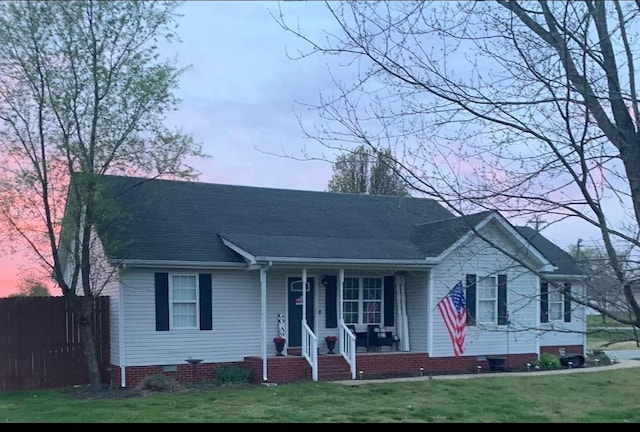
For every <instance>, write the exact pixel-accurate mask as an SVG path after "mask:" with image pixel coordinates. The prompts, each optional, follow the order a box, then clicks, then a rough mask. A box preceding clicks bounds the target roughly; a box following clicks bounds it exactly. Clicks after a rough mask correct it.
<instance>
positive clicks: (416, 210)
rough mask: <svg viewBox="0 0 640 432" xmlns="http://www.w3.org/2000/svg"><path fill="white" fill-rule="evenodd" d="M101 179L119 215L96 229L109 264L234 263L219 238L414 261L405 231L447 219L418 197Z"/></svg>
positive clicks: (274, 248)
mask: <svg viewBox="0 0 640 432" xmlns="http://www.w3.org/2000/svg"><path fill="white" fill-rule="evenodd" d="M103 180H104V185H105V192H106V194H107V196H117V206H118V208H120V209H122V211H123V213H121V215H120V218H119V220H118V221H116V222H115V223H114V222H113V221H111V222H108V223H106V222H105V223H103V224H101V226H98V232H99V233H100V235H101V238H103V239H106V241H105V249H106V251H107V255H108V256H109V257H110V258H115V259H122V258H128V259H140V260H181V261H214V262H239V261H241V259H240V258H239V256H238V255H236V254H235V253H234V252H232V251H231V250H230V249H229V248H227V247H226V246H224V245H223V243H222V241H221V239H220V238H219V235H220V234H227V235H228V236H229V237H230V238H229V240H231V237H233V238H235V239H236V240H237V241H239V242H241V243H243V242H244V244H246V245H247V247H248V248H249V250H248V251H249V252H250V253H255V252H254V250H260V251H262V252H265V253H267V252H268V253H269V254H273V255H274V256H290V255H293V256H301V257H303V256H304V257H315V256H314V255H320V256H323V257H336V258H337V257H342V258H360V257H362V256H364V255H366V254H367V253H368V254H369V255H370V257H374V256H375V257H378V258H380V259H414V258H416V257H417V256H418V255H419V253H418V250H417V249H416V248H415V246H414V245H413V244H411V242H410V241H409V237H410V235H411V230H412V227H413V226H415V225H418V224H421V223H424V222H428V221H433V220H440V219H445V218H449V217H451V213H450V212H449V211H448V210H446V209H445V208H444V207H442V206H441V205H440V204H438V203H437V202H436V201H434V200H430V199H421V198H410V197H390V196H373V195H356V194H342V193H333V192H312V191H299V190H286V189H271V188H259V187H248V186H232V185H221V184H210V183H200V182H186V181H174V180H151V181H146V179H141V178H132V177H118V176H104V178H103ZM123 191H124V192H123ZM248 235H252V236H248ZM242 236H244V237H242ZM319 239H324V240H319ZM348 239H354V241H349V240H348ZM355 239H357V241H355ZM251 248H253V249H254V250H251Z"/></svg>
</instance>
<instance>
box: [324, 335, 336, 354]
mask: <svg viewBox="0 0 640 432" xmlns="http://www.w3.org/2000/svg"><path fill="white" fill-rule="evenodd" d="M324 340H325V342H326V343H327V349H328V350H329V352H328V353H327V354H334V352H333V350H334V349H335V348H336V340H338V338H337V337H335V336H325V337H324Z"/></svg>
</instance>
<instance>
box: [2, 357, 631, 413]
mask: <svg viewBox="0 0 640 432" xmlns="http://www.w3.org/2000/svg"><path fill="white" fill-rule="evenodd" d="M638 382H640V367H638V368H630V369H618V370H610V371H607V370H606V369H605V370H603V371H597V372H590V373H574V374H559V375H538V376H536V375H534V376H518V377H505V376H503V377H500V376H495V377H493V376H488V377H484V378H480V379H470V380H465V379H457V380H439V379H433V380H424V381H413V382H398V383H371V384H363V385H354V386H346V385H342V384H337V383H330V382H313V381H306V382H300V383H292V384H286V385H279V386H275V387H265V386H261V385H241V386H229V387H212V388H209V389H206V390H202V389H198V390H196V389H191V390H186V391H182V392H176V393H151V394H148V395H146V396H136V397H127V398H123V397H119V398H117V397H113V396H114V395H113V394H111V393H108V394H109V395H110V396H112V397H110V398H107V397H106V394H102V397H95V398H88V397H86V392H83V394H84V395H85V397H83V398H80V397H79V395H78V393H79V392H77V391H76V392H74V391H70V390H69V389H62V390H46V391H45V390H39V391H22V392H9V393H0V422H10V423H11V422H29V423H79V422H83V423H85V422H86V423H101V422H108V423H134V422H164V423H168V422H218V423H240V422H243V423H245V422H248V423H258V422H260V423H265V422H266V423H294V422H295V423H300V422H306V423H324V422H332V423H365V422H367V423H396V422H421V423H422V422H426V423H432V422H438V423H453V422H456V423H464V422H480V423H488V422H493V423H498V422H510V423H515V422H540V423H552V422H553V423H555V422H581V423H596V422H598V423H602V422H634V423H635V422H640V411H639V410H638V390H637V383H638ZM115 393H120V396H122V395H123V394H124V393H125V392H124V391H123V390H118V391H116V392H115Z"/></svg>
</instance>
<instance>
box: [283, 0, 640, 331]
mask: <svg viewBox="0 0 640 432" xmlns="http://www.w3.org/2000/svg"><path fill="white" fill-rule="evenodd" d="M325 5H326V10H327V12H328V14H329V15H330V16H331V17H333V19H334V22H335V23H336V27H337V31H332V32H327V34H326V37H325V38H323V39H322V40H312V39H311V38H310V37H309V36H308V35H306V34H305V32H304V29H303V28H302V27H300V26H299V25H298V26H295V27H294V26H291V25H289V24H288V22H287V17H285V16H284V15H283V14H282V13H281V14H280V15H279V16H278V17H276V19H277V20H278V22H279V23H280V25H281V26H282V27H283V28H284V29H285V30H287V31H288V32H291V33H293V34H294V35H295V36H297V37H299V38H302V39H303V40H305V41H306V42H307V43H308V47H309V49H308V50H307V51H305V52H301V53H299V56H298V57H297V59H299V60H302V59H304V58H305V57H307V56H310V55H314V54H329V55H333V56H339V57H340V58H341V60H342V64H344V65H346V66H345V67H347V68H349V69H348V70H349V71H350V72H353V71H355V72H356V73H357V79H354V80H353V82H351V83H346V84H345V83H343V82H341V81H337V80H336V81H335V82H336V94H331V95H323V96H322V97H321V100H320V102H319V103H318V104H316V105H315V109H316V110H317V111H316V112H317V113H318V114H319V115H320V117H321V120H322V121H321V124H320V125H319V126H317V127H316V128H315V129H313V128H310V127H309V126H307V125H305V126H304V127H305V132H306V133H307V135H308V136H309V137H310V138H313V139H314V140H316V141H318V142H321V143H323V144H324V145H326V146H330V147H332V148H334V147H336V146H338V145H339V143H343V144H344V145H346V146H347V147H349V146H350V145H352V143H353V142H358V143H361V144H364V145H368V146H370V147H372V148H387V147H390V148H393V149H394V150H395V154H399V155H402V156H403V158H402V160H398V163H399V166H400V167H401V172H402V175H403V176H404V177H405V178H406V179H407V180H408V181H409V183H410V185H411V188H412V190H413V191H414V192H415V193H422V194H424V195H426V196H430V197H433V198H435V199H438V200H440V201H441V202H444V203H446V204H447V205H448V207H449V208H450V209H451V210H453V211H454V212H457V213H458V214H464V213H467V212H469V211H473V210H478V209H495V210H498V211H500V212H501V213H502V214H504V215H505V216H507V217H509V218H510V219H511V220H518V219H521V220H530V219H532V218H537V220H545V221H548V223H547V226H548V225H549V224H553V223H557V222H559V221H571V220H575V221H577V222H578V221H579V222H580V223H581V224H582V225H581V226H588V227H592V228H594V231H596V230H597V232H598V233H599V235H600V237H601V240H602V247H603V249H604V251H605V253H606V255H607V262H608V265H609V267H610V270H611V274H612V275H613V276H614V277H615V279H616V281H617V282H618V286H619V289H620V293H621V295H622V297H623V298H624V301H625V304H626V306H627V308H628V310H629V311H630V312H631V313H630V315H628V318H621V317H617V319H618V320H620V321H622V322H625V323H627V324H630V325H635V326H640V306H639V305H638V301H637V299H636V298H635V297H634V296H633V293H632V292H631V289H630V287H629V284H628V283H626V282H627V281H628V278H629V275H630V274H631V273H632V271H633V270H634V269H635V267H636V263H637V259H634V257H635V256H637V252H638V246H639V245H640V243H639V241H638V236H639V230H638V227H639V221H640V131H639V130H638V127H639V124H640V107H639V104H638V92H637V89H636V84H637V79H636V71H635V69H636V61H638V55H639V54H640V51H639V49H638V44H637V43H635V42H634V41H636V40H637V36H638V34H637V33H638V30H639V25H640V4H639V3H638V2H620V1H617V0H615V1H553V2H547V1H534V2H520V1H495V2H422V1H416V2H395V1H388V2H383V1H377V2H340V3H334V2H326V3H325ZM333 76H337V73H335V72H334V73H333ZM303 124H304V123H303ZM618 250H624V251H628V253H625V255H624V256H627V257H629V259H627V260H621V259H620V255H619V254H618V253H617V251H618ZM561 288H562V287H560V289H561ZM574 300H575V301H579V302H582V303H583V304H586V305H589V306H591V307H592V308H594V309H596V310H598V311H599V312H602V313H605V314H606V313H607V312H608V311H607V310H605V309H604V308H602V307H601V306H600V305H598V304H597V302H592V301H590V299H589V298H576V299H574Z"/></svg>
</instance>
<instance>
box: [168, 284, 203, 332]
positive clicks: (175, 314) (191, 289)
mask: <svg viewBox="0 0 640 432" xmlns="http://www.w3.org/2000/svg"><path fill="white" fill-rule="evenodd" d="M170 284H171V285H170V287H169V307H170V314H169V316H170V317H171V328H173V329H197V328H198V322H199V321H198V320H199V317H198V278H197V276H196V275H180V274H175V275H171V279H170Z"/></svg>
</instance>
